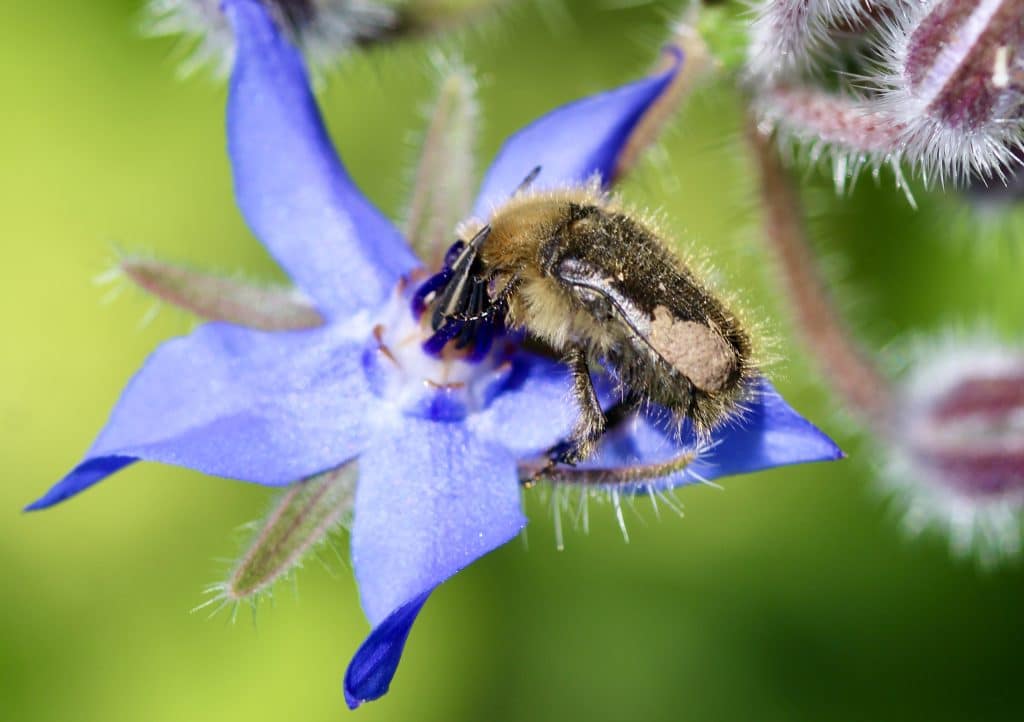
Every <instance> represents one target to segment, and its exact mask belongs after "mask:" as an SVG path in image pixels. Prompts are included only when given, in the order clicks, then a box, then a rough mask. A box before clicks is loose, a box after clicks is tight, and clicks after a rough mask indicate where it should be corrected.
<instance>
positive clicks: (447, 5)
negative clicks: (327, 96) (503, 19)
mask: <svg viewBox="0 0 1024 722" xmlns="http://www.w3.org/2000/svg"><path fill="white" fill-rule="evenodd" d="M259 1H260V2H262V3H263V4H264V5H266V6H267V8H268V9H269V10H270V11H271V13H272V14H273V15H274V17H275V19H276V21H277V24H278V26H279V27H281V28H282V29H283V30H284V31H285V32H287V33H288V35H290V37H291V39H292V42H294V43H295V44H296V45H297V46H298V47H299V48H301V49H302V51H303V54H304V55H305V57H306V62H307V63H308V64H309V65H310V66H311V67H312V68H313V70H314V71H318V70H320V69H323V68H325V67H328V66H330V65H331V64H332V63H334V62H336V61H337V60H338V59H339V58H341V57H343V56H344V55H346V54H347V53H349V52H351V51H352V50H353V49H354V48H357V47H362V46H367V45H374V44H377V43H386V42H391V41H394V40H396V39H398V38H401V37H406V36H414V35H421V34H424V33H429V32H431V31H434V30H443V29H446V28H449V27H451V26H454V25H457V24H459V23H460V22H464V21H466V20H469V19H471V18H472V17H473V16H475V15H476V14H478V13H480V12H481V11H483V10H487V9H489V8H490V7H491V6H494V5H496V4H497V3H498V0H470V1H469V2H462V1H461V0H259ZM221 2H222V0H150V2H149V7H148V14H149V20H148V22H147V24H146V30H147V31H148V32H149V34H151V35H183V36H185V37H186V38H189V39H191V41H192V46H193V47H192V54H191V56H190V57H189V59H188V60H186V61H185V64H184V66H183V73H184V74H186V75H187V74H190V73H191V72H193V71H195V70H196V69H197V68H199V67H202V66H205V65H211V66H213V68H214V70H215V72H216V73H217V75H218V76H226V75H227V74H228V71H229V70H230V68H231V63H232V59H233V57H234V38H233V36H232V33H231V29H230V28H229V27H228V23H227V19H226V18H225V17H224V14H223V12H222V11H221Z"/></svg>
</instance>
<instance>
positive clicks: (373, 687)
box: [345, 416, 526, 707]
mask: <svg viewBox="0 0 1024 722" xmlns="http://www.w3.org/2000/svg"><path fill="white" fill-rule="evenodd" d="M525 524H526V519H525V517H523V514H522V511H521V509H520V501H519V482H518V479H517V478H516V467H515V462H514V460H513V459H512V457H511V456H510V455H509V454H508V452H506V451H505V450H504V449H502V448H501V447H499V446H495V445H493V444H490V443H487V442H484V441H481V440H479V439H477V438H476V437H474V435H473V434H472V433H471V432H470V431H469V430H468V429H466V427H465V426H463V425H462V424H459V423H445V422H437V421H429V420H427V419H421V418H417V417H409V416H400V417H397V418H395V419H394V420H392V421H391V422H390V424H388V425H386V426H385V427H384V428H380V429H379V430H378V432H377V435H375V437H374V439H373V440H372V441H371V443H370V444H369V445H368V448H367V450H366V451H365V452H363V454H362V455H361V456H360V458H359V485H358V487H357V489H356V504H355V518H354V520H353V525H352V563H353V566H354V567H355V573H356V579H357V580H358V581H359V593H360V596H361V598H362V602H363V609H364V610H365V612H366V616H367V617H368V618H369V620H370V623H371V624H372V625H373V626H374V629H373V631H372V632H371V633H370V636H369V637H368V638H367V640H366V641H365V642H364V643H363V645H362V646H361V647H360V648H359V651H358V652H357V653H356V655H355V657H354V658H353V659H352V663H351V664H350V666H349V669H348V673H347V674H346V675H345V699H346V700H347V701H348V704H349V706H350V707H355V706H357V705H358V704H359V703H361V702H365V701H367V700H371V699H376V698H377V697H379V696H381V695H382V694H384V692H386V691H387V689H388V685H389V684H390V683H391V678H392V677H393V676H394V674H395V669H396V668H397V666H398V661H399V657H400V656H401V653H402V648H403V646H404V645H405V638H406V636H407V635H408V633H409V628H410V627H411V626H412V623H413V621H414V620H415V618H416V615H417V614H418V613H419V610H420V607H422V606H423V603H424V602H425V601H426V599H427V597H428V596H429V594H430V592H431V591H433V589H434V588H435V587H436V586H437V585H438V584H440V583H441V582H443V581H445V580H446V579H448V578H449V577H450V576H452V575H453V574H455V573H456V572H458V571H460V570H461V569H463V568H464V567H466V566H467V565H469V564H470V563H472V562H473V561H475V560H476V559H478V558H479V557H481V556H483V555H484V554H486V553H487V552H489V551H491V550H493V549H495V548H496V547H498V546H501V545H502V544H504V543H505V542H507V541H508V540H509V539H511V538H512V537H514V536H515V535H516V534H518V533H519V531H520V530H521V529H522V528H523V526H524V525H525Z"/></svg>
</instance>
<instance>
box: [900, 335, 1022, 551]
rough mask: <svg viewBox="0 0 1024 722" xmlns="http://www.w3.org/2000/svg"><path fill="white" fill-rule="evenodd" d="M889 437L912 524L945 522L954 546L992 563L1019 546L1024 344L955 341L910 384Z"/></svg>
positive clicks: (936, 351) (934, 353) (927, 359)
mask: <svg viewBox="0 0 1024 722" xmlns="http://www.w3.org/2000/svg"><path fill="white" fill-rule="evenodd" d="M897 408H898V409H899V411H898V412H896V418H895V421H896V423H895V424H894V425H893V428H892V431H891V434H892V440H893V441H894V442H895V447H896V457H897V463H896V464H895V466H894V473H893V477H894V480H895V481H896V482H897V483H898V484H899V487H900V488H901V489H902V490H903V491H905V492H906V497H907V501H908V503H909V512H908V521H909V522H910V523H911V525H912V527H914V528H921V527H924V526H927V525H928V524H929V523H932V522H936V521H937V522H941V523H944V524H945V525H946V526H947V528H948V530H949V532H950V533H951V538H952V543H953V546H954V549H955V550H957V551H959V552H968V551H974V552H976V553H977V554H978V556H979V557H980V558H981V559H983V560H985V561H991V560H994V559H995V558H997V557H1000V556H1009V555H1012V554H1016V553H1017V552H1018V551H1019V550H1020V542H1021V538H1020V528H1019V518H1020V512H1021V510H1022V508H1024V350H1019V349H1018V350H1011V349H1007V348H1003V347H1001V346H999V345H997V344H995V343H993V342H985V343H975V344H971V345H966V344H953V343H949V344H946V345H943V346H939V347H933V348H931V349H930V350H929V353H928V354H927V355H926V356H924V357H922V358H921V359H920V361H919V363H918V364H917V365H916V366H915V368H914V369H913V371H912V373H911V376H910V378H909V380H908V382H907V383H906V384H905V385H904V388H903V393H902V397H901V398H900V403H899V406H898V407H897Z"/></svg>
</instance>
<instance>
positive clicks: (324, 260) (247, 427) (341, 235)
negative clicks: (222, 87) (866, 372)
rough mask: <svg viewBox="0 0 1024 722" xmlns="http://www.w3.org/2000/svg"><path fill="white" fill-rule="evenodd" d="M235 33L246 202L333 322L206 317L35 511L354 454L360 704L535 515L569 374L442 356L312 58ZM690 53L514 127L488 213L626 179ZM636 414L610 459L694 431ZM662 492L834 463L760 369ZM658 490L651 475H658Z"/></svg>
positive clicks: (276, 41)
mask: <svg viewBox="0 0 1024 722" xmlns="http://www.w3.org/2000/svg"><path fill="white" fill-rule="evenodd" d="M223 7H224V10H225V12H226V14H227V16H228V19H229V21H230V23H231V25H232V27H233V28H234V31H235V34H236V37H237V39H238V54H237V60H236V63H235V67H234V71H233V74H232V77H231V85H230V94H229V100H228V108H227V130H228V149H229V153H230V157H231V163H232V167H233V171H234V179H235V192H236V195H237V198H238V203H239V206H240V207H241V210H242V213H243V215H244V216H245V219H246V221H247V222H248V224H249V226H250V227H251V228H252V230H253V232H254V233H255V235H256V236H257V237H258V238H260V239H261V240H262V241H263V243H264V244H266V246H267V248H268V249H269V250H270V252H271V253H272V254H273V256H274V257H275V258H276V259H277V261H278V262H279V263H280V264H281V266H282V267H283V268H284V269H285V270H286V271H287V272H288V274H289V275H290V276H291V278H292V279H293V280H294V282H295V283H296V285H297V286H298V287H299V288H301V289H302V290H303V291H304V292H305V293H306V294H307V295H308V296H309V297H310V298H311V299H312V300H313V301H314V303H315V304H316V306H317V308H318V310H319V311H320V313H321V315H322V316H323V318H324V319H325V322H324V324H323V325H321V326H319V327H317V328H313V329H306V330H291V331H277V332H267V331H258V330H253V329H250V328H245V327H242V326H238V325H234V324H230V323H223V322H211V323H206V324H204V325H202V326H200V327H199V328H198V329H197V330H196V331H194V332H193V333H192V334H190V335H189V336H186V337H184V338H178V339H174V340H172V341H169V342H167V343H165V344H164V345H162V346H161V347H160V348H159V349H157V351H156V352H154V353H153V355H152V356H151V357H150V358H149V359H148V360H147V362H146V363H145V365H144V366H143V368H142V370H141V371H139V372H138V374H137V375H136V376H135V378H133V379H132V381H131V382H130V383H129V384H128V387H127V388H126V389H125V391H124V394H123V395H122V397H121V399H120V401H119V402H118V404H117V406H116V407H115V409H114V411H113V413H112V414H111V417H110V420H109V421H108V423H107V425H106V427H105V428H104V429H103V431H102V432H101V433H100V435H99V438H98V439H97V440H96V441H95V443H94V444H93V446H92V448H91V449H90V450H89V452H88V453H87V454H86V456H85V459H84V460H83V461H82V462H81V463H80V464H79V465H78V466H76V467H75V468H74V469H73V470H72V471H71V473H69V474H68V475H67V476H66V477H64V479H62V480H61V481H60V482H59V483H57V484H56V485H55V486H53V487H52V488H51V489H50V490H49V491H48V492H47V493H46V494H45V495H44V496H43V497H42V498H41V499H39V500H38V501H36V502H35V503H33V504H32V505H30V506H29V507H28V508H29V509H42V508H45V507H48V506H51V505H53V504H56V503H57V502H60V501H62V500H64V499H67V498H68V497H70V496H73V495H74V494H77V493H78V492H80V491H82V490H84V489H86V488H88V487H89V486H92V485H93V484H95V483H97V482H99V481H100V480H102V479H104V478H106V477H107V476H109V475H110V474H112V473H114V472H115V471H118V470H120V469H122V468H124V467H125V466H127V465H129V464H132V463H134V462H136V461H139V460H146V461H158V462H163V463H168V464H176V465H178V466H183V467H187V468H190V469H195V470H198V471H201V472H204V473H207V474H213V475H217V476H223V477H228V478H232V479H239V480H243V481H249V482H256V483H259V484H265V485H272V486H280V485H287V484H290V483H293V482H295V481H297V480H301V479H303V478H306V477H309V476H312V475H315V474H318V473H320V472H323V471H325V470H328V469H332V468H335V467H338V466H340V465H342V464H345V463H347V462H350V461H352V460H356V462H357V463H358V468H359V482H358V489H357V493H356V501H355V509H354V522H353V528H352V539H351V547H352V559H353V564H354V567H355V573H356V577H357V579H358V582H359V589H360V594H361V599H362V604H363V608H364V610H365V612H366V615H367V617H368V618H369V620H370V623H371V624H372V625H373V630H372V631H371V633H370V635H369V637H368V638H367V640H366V641H365V642H364V644H363V645H362V646H361V647H360V648H359V650H358V651H357V652H356V654H355V657H354V658H353V660H352V662H351V664H350V666H349V669H348V672H347V674H346V676H345V697H346V700H347V701H348V703H349V705H350V706H352V707H355V706H356V705H358V704H359V703H361V702H364V701H367V700H372V699H376V698H377V697H379V696H381V695H382V694H384V693H385V692H386V691H387V689H388V685H389V683H390V681H391V678H392V676H393V675H394V672H395V669H396V666H397V664H398V661H399V657H400V655H401V653H402V649H403V647H404V645H405V640H406V637H407V635H408V633H409V630H410V627H411V625H412V623H413V621H414V620H415V618H416V616H417V614H418V613H419V611H420V609H421V607H422V606H423V604H424V603H425V602H426V600H427V598H428V597H429V595H430V593H431V592H432V591H433V589H434V588H435V587H437V585H439V584H440V583H441V582H443V581H444V580H446V579H448V578H449V577H451V576H452V575H453V574H455V573H456V572H458V571H459V570H460V569H462V568H464V567H465V566H467V565H468V564H470V563H471V562H473V561H474V560H476V559H478V558H479V557H481V556H482V555H484V554H486V553H487V552H489V551H491V550H493V549H494V548H496V547H498V546H500V545H502V544H504V543H505V542H507V541H509V540H510V539H511V538H513V537H514V536H516V535H517V534H518V533H519V531H520V530H521V529H522V528H523V526H524V525H525V523H526V519H525V518H524V517H523V514H522V511H521V508H520V488H521V485H520V479H519V472H518V470H517V464H518V463H519V462H520V461H522V460H523V459H529V458H535V457H536V455H538V454H540V453H542V452H543V451H544V450H545V449H547V448H549V447H551V446H552V445H553V444H555V443H556V442H558V441H559V440H560V439H563V438H564V437H565V436H566V435H567V433H568V432H569V430H570V428H571V425H572V421H573V418H574V410H573V409H572V407H571V405H570V404H569V403H568V401H567V393H568V389H569V377H568V374H567V372H566V370H565V369H564V368H563V367H562V365H560V364H558V363H556V362H554V361H551V360H548V359H545V358H542V357H540V356H536V355H532V354H530V353H527V352H526V351H524V350H522V349H520V348H519V347H518V345H517V343H516V339H515V338H511V337H500V338H498V339H496V341H495V343H494V345H493V347H492V349H491V351H490V352H489V353H488V354H487V355H486V356H485V357H484V358H483V359H481V360H475V359H470V358H468V357H467V356H465V355H460V354H451V353H444V354H440V355H434V354H430V353H427V352H426V351H425V350H424V347H423V340H424V338H425V337H426V334H427V333H428V332H426V331H424V327H425V324H421V322H420V319H419V318H418V316H417V315H416V314H415V313H413V312H411V310H410V309H411V305H410V300H411V299H412V297H413V295H414V294H415V291H416V283H417V282H421V281H422V279H423V278H425V277H426V274H425V273H424V272H423V271H422V270H420V265H421V264H420V261H419V260H418V259H417V258H416V256H415V255H414V253H413V252H412V251H411V250H410V248H409V246H408V245H407V244H406V243H405V241H404V240H403V238H402V237H401V234H400V233H399V232H398V231H397V230H396V228H395V227H394V226H393V225H392V224H391V223H390V222H389V221H388V220H387V219H386V218H385V217H384V216H382V215H381V214H380V213H379V212H378V211H377V210H376V209H375V208H374V207H373V205H372V204H371V203H370V202H369V201H368V200H367V199H366V198H365V197H364V196H363V195H362V194H361V193H360V192H359V190H358V189H357V188H356V186H355V184H354V183H353V182H352V180H351V178H350V177H349V176H348V174H347V173H346V171H345V169H344V167H343V166H342V164H341V162H340V160H339V158H338V157H337V155H336V154H335V151H334V149H333V147H332V145H331V143H330V140H329V138H328V136H327V133H326V131H325V129H324V124H323V121H322V120H321V117H320V115H319V112H318V110H317V107H316V104H315V101H314V99H313V96H312V94H311V92H310V89H309V85H308V81H307V74H306V71H305V69H304V66H303V62H302V59H301V58H300V55H299V54H298V52H297V51H296V50H295V49H294V48H293V47H292V46H291V45H290V44H289V43H288V41H287V40H285V39H284V38H283V37H282V36H281V35H280V34H279V32H278V30H277V28H276V27H275V25H274V23H273V21H272V20H271V19H270V17H268V15H267V12H266V10H265V9H264V7H263V5H262V4H261V3H259V2H257V1H256V0H225V2H224V3H223ZM681 65H682V57H681V56H678V57H676V58H675V61H674V62H673V64H672V67H671V68H669V69H668V70H666V71H664V72H662V73H661V74H658V75H655V76H652V77H648V78H645V79H642V80H639V81H636V82H633V83H630V84H628V85H624V86H622V87H620V88H616V89H614V90H611V91H608V92H605V93H601V94H598V95H595V96H593V97H589V98H586V99H583V100H580V101H578V102H575V103H572V104H570V105H567V106H565V107H562V108H560V109H558V110H555V111H554V112H552V113H550V114H548V115H546V116H544V117H542V118H541V119H539V120H537V121H536V122H534V123H533V124H531V125H529V126H527V127H526V128H525V129H523V130H521V131H520V132H518V133H516V134H515V135H514V136H512V137H511V138H509V140H508V141H507V142H506V143H505V145H504V147H503V148H502V149H501V151H500V153H499V154H498V156H497V158H496V160H495V161H494V163H493V164H492V165H491V167H490V169H489V171H488V172H487V174H486V177H485V179H484V182H483V186H482V188H481V190H480V193H479V196H478V199H477V202H476V205H475V212H476V213H477V214H485V213H486V212H487V210H488V208H489V207H490V206H491V205H492V204H493V203H495V202H497V201H500V200H501V199H503V198H505V197H507V196H508V195H509V194H510V193H511V192H512V191H513V189H514V188H515V187H516V185H517V184H518V183H519V182H520V180H521V179H522V178H523V177H524V176H525V175H526V174H527V173H528V172H529V170H530V169H531V168H533V167H534V166H536V165H542V166H543V169H544V170H543V174H542V178H541V179H539V180H538V184H539V185H540V186H541V187H543V186H544V185H564V184H580V183H583V182H584V181H585V180H586V179H588V178H590V177H592V176H593V175H594V174H599V175H600V177H601V178H603V179H609V178H611V177H612V174H613V170H614V168H615V165H616V161H617V159H618V158H619V156H620V154H621V153H622V152H623V150H624V148H625V147H626V144H627V142H628V140H629V138H630V134H631V131H632V130H633V129H634V128H635V127H636V126H637V124H638V123H639V122H640V120H641V119H642V117H643V115H644V113H645V111H646V110H648V109H649V108H651V106H652V104H653V103H655V102H656V101H657V100H658V99H659V97H661V94H662V93H663V92H664V91H665V90H666V89H667V88H668V87H669V84H670V83H671V82H672V80H673V78H674V77H675V75H676V74H677V73H678V72H679V69H680V67H681ZM652 419H653V417H651V418H645V417H639V418H637V419H635V420H634V421H633V422H632V423H626V424H624V425H623V426H621V427H620V428H619V429H618V430H617V431H616V432H615V433H614V434H612V435H611V436H610V437H609V439H608V443H607V444H606V445H605V447H604V448H603V449H602V451H601V452H600V455H599V457H598V458H597V459H596V460H594V461H593V462H592V464H594V465H598V466H600V465H605V466H607V465H615V464H623V463H627V464H636V463H648V462H655V461H658V460H659V459H663V458H667V457H670V456H673V455H678V454H679V453H681V451H684V450H686V449H689V448H692V446H693V441H694V440H693V439H692V438H684V439H679V438H677V437H676V436H675V435H673V434H670V433H668V432H665V431H662V430H661V427H660V426H659V425H658V424H657V423H656V422H655V421H653V420H652ZM716 440H717V442H718V443H717V445H715V446H714V447H713V448H712V449H710V450H709V451H707V453H705V454H703V455H702V456H701V457H700V458H699V459H698V461H697V462H696V463H695V465H694V466H692V467H691V468H690V469H689V470H688V471H686V472H677V473H675V474H673V475H672V476H669V477H666V478H664V479H659V480H658V481H657V482H656V483H657V485H658V486H659V488H660V487H662V486H670V485H678V484H683V483H690V482H692V481H694V480H695V479H698V478H701V477H704V478H714V477H717V476H722V475H725V474H737V473H744V472H750V471H755V470H758V469H765V468H769V467H773V466H778V465H781V464H793V463H801V462H808V461H818V460H826V459H835V458H838V457H839V456H840V455H841V453H840V452H839V450H838V449H837V448H836V446H835V445H834V444H833V443H832V442H831V441H830V440H829V439H828V438H827V437H825V436H824V435H823V434H822V433H821V432H819V431H818V430H817V429H816V428H815V427H814V426H812V425H811V424H810V423H809V422H807V421H806V420H805V419H803V418H802V417H800V416H799V415H798V414H797V413H796V412H795V411H793V410H792V409H791V408H790V407H789V406H788V405H787V404H786V403H785V402H784V401H783V400H782V399H781V398H780V397H779V396H778V394H776V392H775V391H774V390H773V389H772V387H771V386H770V385H769V384H768V382H767V381H764V382H762V388H761V389H760V393H759V394H758V395H757V396H756V399H755V400H754V401H753V402H752V403H751V408H750V410H749V413H748V414H746V415H745V417H744V418H743V420H742V422H741V423H740V424H739V425H735V426H732V427H730V428H727V429H723V430H722V431H721V433H720V435H719V437H718V438H717V439H716ZM642 488H643V489H646V488H647V487H642Z"/></svg>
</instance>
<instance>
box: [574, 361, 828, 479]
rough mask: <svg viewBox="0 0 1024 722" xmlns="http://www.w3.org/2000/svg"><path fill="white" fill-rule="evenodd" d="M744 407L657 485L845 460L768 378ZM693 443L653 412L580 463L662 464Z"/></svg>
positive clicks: (687, 434)
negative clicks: (682, 466)
mask: <svg viewBox="0 0 1024 722" xmlns="http://www.w3.org/2000/svg"><path fill="white" fill-rule="evenodd" d="M745 406H746V408H747V412H746V413H745V414H743V416H742V417H740V418H738V419H736V420H734V421H732V422H730V423H728V424H725V425H723V426H722V427H721V428H720V429H719V430H717V431H716V432H715V433H714V434H713V435H712V444H713V446H712V448H711V449H709V450H707V451H704V452H703V453H701V454H700V455H699V457H698V459H697V460H696V461H695V462H694V463H693V464H691V465H690V466H688V467H687V468H686V469H685V470H683V471H680V472H677V473H675V474H672V475H670V476H667V477H664V478H661V479H658V480H657V481H656V482H654V483H653V486H655V487H656V488H671V487H674V486H680V485H682V484H692V483H694V482H696V481H698V480H700V479H716V478H719V477H724V476H732V475H735V474H747V473H750V472H754V471H761V470H763V469H771V468H773V467H776V466H785V465H788V464H803V463H808V462H812V461H834V460H836V459H841V458H843V452H842V451H841V450H840V449H839V447H838V446H836V444H835V442H833V441H832V440H831V439H830V438H828V437H827V436H826V435H825V434H823V433H822V432H821V431H820V430H819V429H818V428H817V427H816V426H814V424H812V423H811V422H810V421H808V420H807V419H805V418H804V417H803V416H801V415H800V414H798V413H797V412H796V411H795V410H794V409H793V407H791V406H790V405H789V404H787V403H786V401H785V400H784V399H783V398H782V397H781V396H780V395H779V393H778V392H777V391H776V390H775V389H774V388H773V387H772V385H771V383H769V382H768V381H767V380H765V379H761V380H760V381H758V388H757V391H756V396H755V398H754V399H753V400H751V401H749V402H747V403H746V404H745ZM694 445H695V437H694V436H693V434H692V432H690V431H689V429H686V430H685V431H684V433H683V436H682V438H681V439H680V438H677V437H676V435H675V434H674V432H673V431H672V425H671V424H669V423H665V421H664V414H660V415H659V414H658V413H657V411H656V410H654V411H652V412H651V413H649V414H646V415H637V416H635V417H633V418H632V419H630V420H627V421H625V422H624V423H623V425H622V426H621V427H619V428H617V429H615V430H613V431H611V432H610V433H609V434H607V436H606V437H605V440H604V442H603V443H602V445H601V448H600V450H599V452H598V454H597V456H595V457H594V458H593V459H591V460H588V461H587V462H585V463H584V464H581V465H580V466H581V468H587V467H618V466H627V465H629V466H632V465H636V464H654V463H660V462H664V461H667V460H669V459H671V458H672V457H674V456H677V455H679V454H681V453H684V452H686V451H688V450H692V449H693V448H694ZM646 486H648V485H644V486H643V487H642V488H646Z"/></svg>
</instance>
